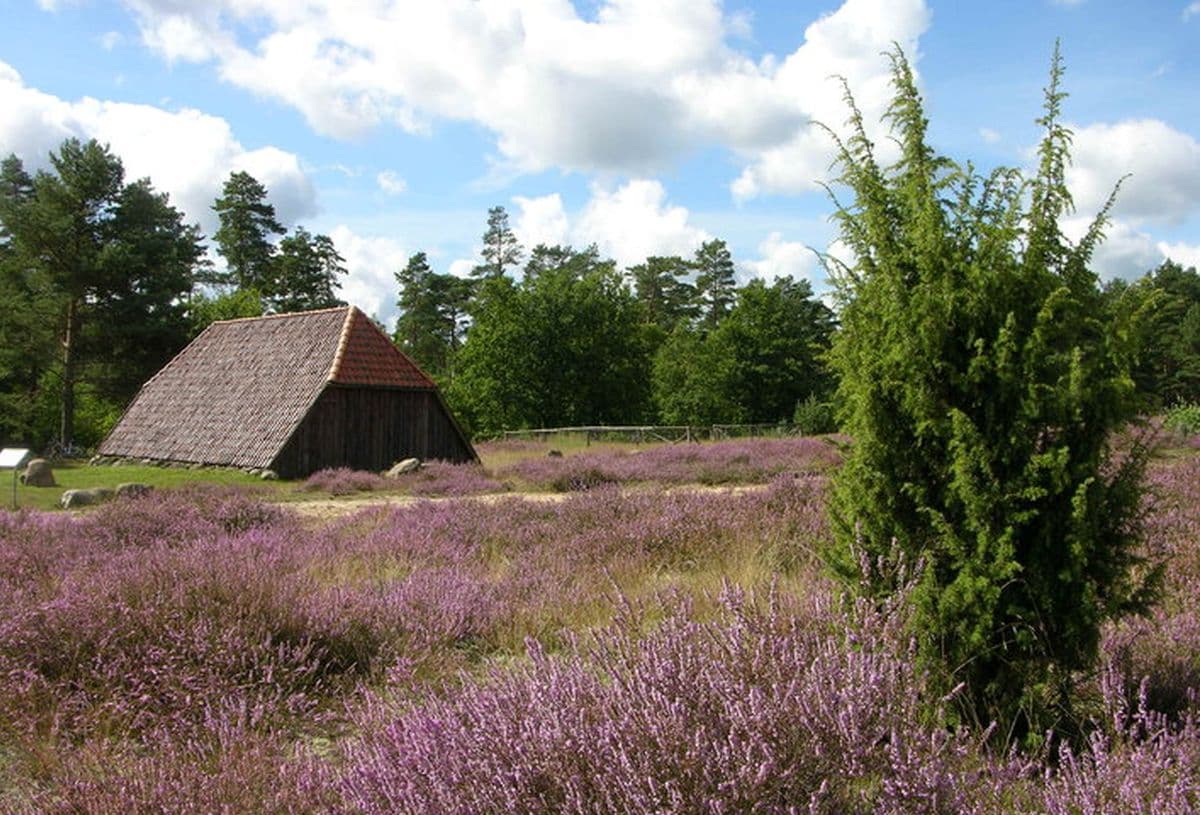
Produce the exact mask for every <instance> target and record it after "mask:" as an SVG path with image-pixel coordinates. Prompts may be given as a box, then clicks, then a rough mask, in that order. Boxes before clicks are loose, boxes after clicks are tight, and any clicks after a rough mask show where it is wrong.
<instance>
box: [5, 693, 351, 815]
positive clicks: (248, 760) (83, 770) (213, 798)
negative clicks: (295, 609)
mask: <svg viewBox="0 0 1200 815" xmlns="http://www.w3.org/2000/svg"><path fill="white" fill-rule="evenodd" d="M66 755H67V759H68V760H65V761H64V762H63V763H62V764H61V765H60V766H58V767H56V768H55V769H54V771H53V773H52V777H51V783H50V784H47V785H45V788H44V789H41V790H32V791H28V792H26V793H24V794H22V795H21V796H20V797H19V798H18V800H21V799H24V802H23V803H21V804H17V805H14V806H13V807H12V808H11V809H8V808H6V809H5V811H7V812H11V813H13V815H35V813H36V815H164V814H165V813H175V814H177V815H185V813H201V812H203V813H255V815H259V814H260V813H261V815H308V814H310V813H311V815H317V814H318V813H328V812H330V811H333V810H334V808H335V807H336V805H337V803H338V800H337V796H336V794H335V793H334V792H333V790H332V789H331V787H330V786H329V785H328V784H327V783H325V779H324V776H325V772H324V771H323V770H322V769H321V768H320V767H319V766H318V765H317V763H316V762H315V761H314V760H313V758H312V757H311V756H307V755H305V754H304V751H303V749H302V748H300V747H298V746H297V745H296V744H295V743H294V742H293V741H292V740H291V739H289V738H285V737H283V736H281V735H280V734H278V733H265V732H263V731H262V730H261V728H257V727H254V726H252V725H250V724H249V723H248V722H247V721H246V720H245V716H244V715H241V714H239V713H237V712H234V713H227V714H226V713H222V714H220V715H217V716H214V717H212V718H210V719H209V720H208V721H207V722H206V737H205V738H204V739H202V740H195V739H181V738H179V737H178V736H177V735H176V734H172V733H163V734H153V735H151V736H150V737H148V738H147V740H146V742H145V744H144V745H142V746H141V747H139V748H136V749H135V748H132V747H130V746H128V745H127V746H124V747H123V746H121V745H120V744H119V743H114V742H112V741H93V742H89V743H88V744H85V745H83V746H82V747H79V748H75V749H72V750H70V751H69V752H67V754H66Z"/></svg>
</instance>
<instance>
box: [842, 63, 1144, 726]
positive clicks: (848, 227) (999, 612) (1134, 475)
mask: <svg viewBox="0 0 1200 815" xmlns="http://www.w3.org/2000/svg"><path fill="white" fill-rule="evenodd" d="M893 66H894V70H893V86H894V88H895V94H894V98H893V102H892V105H891V108H890V109H889V112H888V120H889V122H890V124H891V125H892V129H893V133H894V135H895V137H896V140H897V142H898V145H899V150H900V159H899V161H898V162H897V163H896V164H895V165H894V166H892V167H890V168H886V169H885V168H881V167H880V165H879V164H878V163H877V160H876V157H875V154H874V152H873V147H872V144H871V141H870V140H869V139H868V138H867V136H866V134H865V131H864V126H863V122H862V120H861V116H860V114H859V113H858V111H857V110H856V109H854V108H853V102H852V100H850V103H851V120H850V126H851V128H852V131H851V135H850V137H849V139H847V140H846V141H845V142H839V149H840V165H841V171H842V174H841V177H840V178H839V179H838V180H839V181H840V182H842V183H844V184H846V185H847V186H848V187H849V188H850V190H851V191H852V192H853V194H854V196H855V200H854V202H853V203H852V204H851V205H849V206H847V207H841V208H840V209H839V212H838V215H837V217H838V218H839V219H840V221H841V224H842V230H841V234H842V239H843V240H844V241H845V242H846V244H847V246H848V247H849V249H850V254H852V255H853V257H854V261H853V265H852V267H851V266H845V265H841V264H839V263H838V262H837V261H835V260H833V259H830V264H831V265H832V266H834V267H835V268H833V269H831V273H832V274H833V275H834V277H835V279H836V282H837V285H838V291H839V296H840V297H841V298H842V301H843V303H844V307H843V309H842V312H841V322H842V330H841V331H840V332H839V334H838V337H837V339H836V340H835V345H834V349H833V355H832V358H833V362H834V367H835V369H836V370H837V371H838V372H839V374H840V375H841V384H840V390H839V395H840V403H841V404H842V405H843V420H844V421H843V427H844V428H845V430H846V432H847V433H848V434H849V435H850V436H851V437H852V438H853V439H854V442H853V444H852V446H851V448H850V454H849V456H848V458H847V461H846V464H845V466H844V467H843V468H842V469H841V470H840V471H839V473H838V475H837V476H836V484H837V486H836V489H835V490H834V494H833V499H832V515H833V520H834V531H835V534H836V537H837V540H838V546H837V547H836V548H835V549H834V550H833V551H832V552H831V553H830V558H831V560H832V561H833V563H834V564H835V566H836V567H837V568H838V569H839V570H840V571H841V572H842V573H843V574H844V575H846V576H848V577H849V576H852V575H853V574H854V572H855V568H856V552H857V551H861V550H865V551H867V552H868V553H870V554H871V555H872V556H875V555H882V554H886V553H888V552H889V551H891V550H892V549H893V547H894V546H898V547H899V549H900V550H901V551H902V552H903V553H904V554H905V555H906V557H907V558H908V559H909V560H913V561H915V560H918V559H924V560H925V562H926V563H927V566H928V568H927V569H926V570H925V571H924V578H923V580H922V583H921V584H920V586H919V587H918V588H917V590H916V591H915V593H914V601H915V603H916V606H917V619H916V625H915V627H914V631H915V632H916V635H917V636H918V641H919V644H920V648H919V654H920V659H921V662H922V664H923V665H924V666H927V667H928V668H929V669H931V670H936V671H939V672H940V673H941V674H942V675H943V679H942V684H943V686H944V687H949V686H952V685H954V684H955V683H957V682H958V681H960V680H965V681H966V683H967V694H966V696H965V697H964V699H965V701H966V704H965V705H964V707H963V713H964V714H965V716H966V717H967V719H968V720H971V721H976V722H980V723H985V722H988V721H990V720H992V719H993V718H998V719H1000V720H1002V722H1003V723H1004V726H1003V727H1002V728H1001V729H1000V730H999V731H998V732H1000V733H1001V734H1004V735H1007V734H1009V733H1013V734H1015V735H1016V736H1017V737H1021V736H1023V735H1029V736H1030V738H1032V739H1035V740H1036V739H1037V738H1038V737H1039V734H1040V733H1042V732H1043V729H1044V728H1045V727H1048V726H1050V725H1051V724H1052V723H1054V722H1061V721H1063V717H1065V718H1066V719H1067V720H1071V719H1077V716H1076V715H1075V713H1074V712H1073V711H1072V709H1071V688H1072V686H1073V684H1074V682H1075V679H1076V676H1077V674H1078V673H1080V672H1084V671H1086V670H1088V669H1090V668H1091V667H1092V666H1093V664H1094V662H1095V659H1096V657H1097V653H1098V645H1099V641H1100V632H1101V626H1102V624H1103V623H1104V622H1105V621H1106V620H1110V619H1115V618H1119V617H1121V616H1122V615H1124V614H1126V613H1129V612H1131V611H1136V610H1141V609H1144V608H1146V606H1147V603H1148V602H1149V600H1150V599H1151V598H1152V596H1153V580H1152V579H1148V578H1151V577H1152V570H1150V571H1144V570H1142V569H1141V565H1142V560H1141V557H1140V555H1139V551H1138V548H1137V547H1138V543H1139V533H1140V529H1139V521H1140V495H1141V486H1140V482H1141V477H1142V469H1143V464H1144V461H1145V456H1146V452H1145V449H1144V448H1143V447H1141V446H1138V445H1132V446H1130V447H1128V448H1127V449H1125V450H1122V451H1120V454H1119V456H1116V457H1115V458H1114V454H1113V451H1112V449H1111V447H1110V438H1111V436H1112V434H1113V433H1114V432H1116V431H1118V430H1120V429H1121V428H1122V427H1123V426H1124V424H1125V423H1126V421H1127V420H1129V419H1130V418H1131V417H1132V413H1133V411H1134V409H1135V407H1136V399H1135V398H1134V393H1133V383H1132V379H1131V378H1130V375H1129V364H1130V360H1131V358H1132V352H1133V350H1134V349H1133V348H1132V347H1130V346H1129V345H1127V342H1128V341H1129V337H1130V336H1131V333H1132V332H1131V331H1130V330H1129V329H1130V327H1129V326H1121V325H1113V324H1110V323H1108V322H1106V317H1105V309H1104V308H1103V302H1102V299H1101V298H1102V295H1101V293H1100V291H1099V288H1098V285H1097V278H1096V275H1095V274H1094V273H1093V272H1092V271H1091V270H1090V269H1089V263H1090V260H1091V255H1092V252H1093V250H1094V249H1095V247H1096V245H1097V243H1098V242H1099V241H1100V239H1101V230H1102V227H1103V225H1104V222H1105V219H1106V216H1107V208H1106V209H1105V211H1103V212H1101V213H1100V215H1099V216H1098V218H1097V219H1096V220H1095V222H1094V223H1093V224H1092V226H1091V228H1090V229H1089V231H1088V232H1087V234H1086V235H1085V236H1084V238H1083V239H1082V240H1081V241H1080V242H1079V243H1078V244H1072V243H1071V242H1070V241H1069V240H1068V239H1067V238H1066V237H1065V236H1064V235H1063V233H1062V230H1061V229H1060V218H1061V217H1063V216H1064V215H1066V214H1067V213H1068V212H1069V211H1070V206H1071V199H1070V195H1069V193H1068V191H1067V187H1066V181H1065V168H1066V166H1067V165H1068V163H1069V154H1068V148H1069V144H1070V134H1069V131H1067V130H1066V128H1065V127H1064V125H1063V124H1062V123H1061V120H1060V108H1061V103H1062V100H1063V98H1064V94H1063V93H1062V92H1061V91H1060V90H1059V79H1060V76H1061V73H1062V66H1061V61H1060V59H1059V56H1058V53H1057V50H1056V53H1055V57H1054V63H1053V67H1052V72H1051V81H1050V86H1049V88H1048V89H1047V92H1046V109H1045V114H1044V116H1043V118H1042V119H1040V120H1039V124H1040V125H1042V126H1043V127H1044V129H1045V131H1044V132H1045V135H1044V138H1043V140H1042V142H1041V145H1040V148H1039V152H1038V157H1039V167H1038V170H1037V173H1036V175H1035V176H1034V177H1033V178H1030V179H1026V178H1024V177H1023V176H1022V174H1021V173H1020V172H1019V171H1017V170H1010V169H1004V168H1001V169H998V170H996V171H994V172H993V173H992V174H991V175H989V176H988V177H987V178H979V177H977V176H975V175H974V174H973V171H972V170H971V168H970V167H969V166H968V167H961V166H959V165H956V164H954V163H953V162H952V161H950V160H949V159H947V158H944V157H942V156H938V155H936V154H935V153H934V152H933V150H932V149H931V148H930V147H929V146H928V144H927V141H926V128H927V126H928V122H927V120H926V118H925V112H924V109H923V103H922V101H921V99H920V96H919V94H918V92H917V88H916V83H915V80H914V78H913V74H912V71H911V69H910V66H909V64H908V62H907V60H906V59H905V58H904V56H903V54H900V53H899V52H898V51H897V52H895V53H894V54H893ZM851 585H855V584H853V583H851ZM895 589H896V587H895V586H894V585H891V584H890V583H889V582H888V581H887V580H883V581H876V582H873V583H872V584H871V585H870V586H869V587H868V589H867V590H868V593H869V594H871V595H872V596H879V595H886V594H888V593H889V592H891V591H894V590H895ZM1080 723H1081V722H1080Z"/></svg>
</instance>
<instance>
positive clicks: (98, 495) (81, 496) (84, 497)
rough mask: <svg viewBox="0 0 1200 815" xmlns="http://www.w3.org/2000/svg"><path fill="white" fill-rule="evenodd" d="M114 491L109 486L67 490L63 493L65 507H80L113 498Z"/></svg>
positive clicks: (63, 505) (63, 506)
mask: <svg viewBox="0 0 1200 815" xmlns="http://www.w3.org/2000/svg"><path fill="white" fill-rule="evenodd" d="M112 497H113V491H112V490H110V489H109V488H108V487H93V488H92V489H90V490H67V491H66V492H64V493H63V494H62V501H61V503H62V508H63V509H79V508H80V507H88V506H92V505H93V504H102V503H104V502H105V501H110V500H112Z"/></svg>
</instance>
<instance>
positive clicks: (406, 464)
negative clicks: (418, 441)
mask: <svg viewBox="0 0 1200 815" xmlns="http://www.w3.org/2000/svg"><path fill="white" fill-rule="evenodd" d="M419 469H421V459H419V458H406V459H404V461H397V462H396V463H395V464H393V465H392V469H390V470H388V471H387V472H386V473H384V476H385V477H387V478H399V477H400V476H402V475H404V474H405V473H415V472H416V471H417V470H419Z"/></svg>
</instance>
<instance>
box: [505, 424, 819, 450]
mask: <svg viewBox="0 0 1200 815" xmlns="http://www.w3.org/2000/svg"><path fill="white" fill-rule="evenodd" d="M801 435H804V434H803V433H802V432H801V430H800V428H799V426H797V425H793V424H714V425H661V424H660V425H585V426H581V427H545V428H539V429H536V430H505V431H504V433H503V438H504V439H506V440H507V439H533V440H536V441H546V442H549V441H550V440H552V439H555V438H558V437H561V436H582V437H584V439H585V440H586V443H587V444H588V445H589V446H590V445H591V443H592V442H593V441H631V442H634V443H637V444H643V443H646V442H665V443H668V444H679V443H681V442H684V443H686V442H693V441H709V440H718V439H734V438H747V437H752V438H757V437H760V436H761V437H783V436H801Z"/></svg>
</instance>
